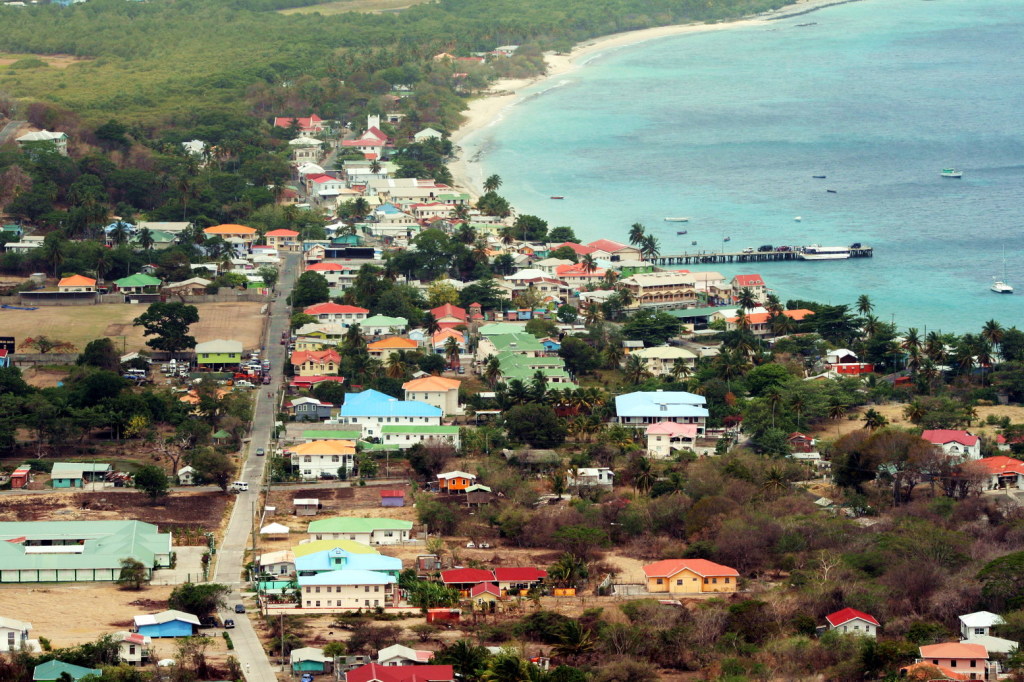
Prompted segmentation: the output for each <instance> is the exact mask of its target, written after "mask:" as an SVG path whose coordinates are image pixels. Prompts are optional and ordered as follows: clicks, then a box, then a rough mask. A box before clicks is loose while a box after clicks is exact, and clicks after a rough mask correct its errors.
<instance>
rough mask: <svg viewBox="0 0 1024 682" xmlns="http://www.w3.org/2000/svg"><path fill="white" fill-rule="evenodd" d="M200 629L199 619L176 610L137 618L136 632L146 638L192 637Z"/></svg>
mask: <svg viewBox="0 0 1024 682" xmlns="http://www.w3.org/2000/svg"><path fill="white" fill-rule="evenodd" d="M198 628H199V618H197V617H196V616H194V615H192V614H191V613H185V612H184V611H176V610H174V609H170V610H168V611H161V612H160V613H151V614H145V615H142V616H135V632H137V633H139V634H140V635H145V636H146V637H191V636H192V635H194V634H195V631H196V629H198Z"/></svg>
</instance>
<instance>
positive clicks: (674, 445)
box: [647, 421, 697, 459]
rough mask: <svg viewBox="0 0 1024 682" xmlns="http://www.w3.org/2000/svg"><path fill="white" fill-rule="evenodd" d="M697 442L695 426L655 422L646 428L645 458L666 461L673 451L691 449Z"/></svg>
mask: <svg viewBox="0 0 1024 682" xmlns="http://www.w3.org/2000/svg"><path fill="white" fill-rule="evenodd" d="M696 440H697V425H696V424H676V423H675V422H668V421H663V422H657V423H656V424H651V425H650V426H648V427H647V456H648V457H651V458H652V459H667V458H669V457H671V456H672V450H673V449H681V448H692V447H693V444H694V442H695V441H696Z"/></svg>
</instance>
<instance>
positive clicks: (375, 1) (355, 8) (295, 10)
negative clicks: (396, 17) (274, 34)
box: [279, 0, 430, 15]
mask: <svg viewBox="0 0 1024 682" xmlns="http://www.w3.org/2000/svg"><path fill="white" fill-rule="evenodd" d="M425 2H430V0H341V1H340V2H325V3H323V4H320V5H309V6H307V7H291V8H289V9H283V10H279V11H280V12H281V14H315V13H319V14H324V15H329V14H344V13H345V12H361V13H363V14H379V13H381V12H398V11H401V10H403V9H408V8H409V7H412V6H413V5H421V4H423V3H425Z"/></svg>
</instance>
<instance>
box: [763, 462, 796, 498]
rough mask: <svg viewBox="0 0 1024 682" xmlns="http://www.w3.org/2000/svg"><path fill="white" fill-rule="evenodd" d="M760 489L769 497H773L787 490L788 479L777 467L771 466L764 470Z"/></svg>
mask: <svg viewBox="0 0 1024 682" xmlns="http://www.w3.org/2000/svg"><path fill="white" fill-rule="evenodd" d="M761 490H763V491H764V493H765V496H766V497H768V498H769V499H774V498H776V497H778V496H779V495H781V494H783V493H785V492H786V491H787V490H789V481H787V480H786V474H785V473H783V472H782V470H781V469H779V468H778V467H772V468H770V469H768V471H766V472H765V475H764V480H763V481H762V482H761Z"/></svg>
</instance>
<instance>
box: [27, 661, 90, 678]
mask: <svg viewBox="0 0 1024 682" xmlns="http://www.w3.org/2000/svg"><path fill="white" fill-rule="evenodd" d="M64 673H67V674H68V675H69V676H70V677H71V679H72V680H80V679H82V678H83V677H86V676H88V675H96V676H97V677H98V676H100V675H102V674H103V671H102V670H99V669H98V668H83V667H82V666H80V665H72V664H71V663H65V662H64V661H58V660H56V659H54V660H52V661H47V662H46V663H40V664H39V665H37V666H36V667H35V670H33V671H32V679H33V680H39V681H40V682H49V681H50V680H59V679H60V676H61V675H62V674H64Z"/></svg>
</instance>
